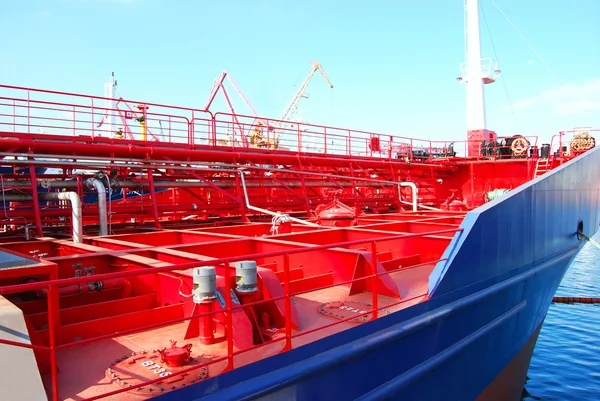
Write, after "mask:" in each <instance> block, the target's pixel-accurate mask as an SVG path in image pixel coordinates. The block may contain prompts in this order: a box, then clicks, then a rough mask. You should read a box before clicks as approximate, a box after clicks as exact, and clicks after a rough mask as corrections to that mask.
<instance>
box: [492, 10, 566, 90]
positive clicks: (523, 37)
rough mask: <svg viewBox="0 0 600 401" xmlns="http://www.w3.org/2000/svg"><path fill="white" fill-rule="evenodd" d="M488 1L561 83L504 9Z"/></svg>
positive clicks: (559, 80)
mask: <svg viewBox="0 0 600 401" xmlns="http://www.w3.org/2000/svg"><path fill="white" fill-rule="evenodd" d="M490 1H491V2H492V4H493V5H494V6H495V7H496V8H497V9H498V11H500V14H502V16H503V17H504V18H505V19H506V21H508V23H509V24H510V25H512V27H513V28H514V29H515V31H517V33H518V34H519V36H521V38H522V39H523V40H524V41H525V43H527V46H529V48H530V49H531V50H532V51H533V52H534V53H535V54H536V56H538V58H539V59H540V60H541V62H542V63H544V65H545V66H546V68H548V70H549V71H550V73H551V74H552V75H554V78H556V79H557V80H558V82H561V83H562V81H561V79H560V78H559V77H558V75H557V74H556V72H554V70H553V69H552V67H550V65H549V64H548V63H547V62H546V60H545V59H544V58H543V57H542V55H541V54H540V53H539V52H538V51H537V50H535V48H534V47H533V45H532V44H531V43H529V41H528V40H527V38H526V37H525V35H523V34H522V33H521V31H520V30H519V28H517V26H516V25H515V24H513V22H512V21H511V20H510V18H508V16H507V15H506V14H505V13H504V11H502V9H501V8H500V7H499V6H498V4H496V2H495V1H494V0H490Z"/></svg>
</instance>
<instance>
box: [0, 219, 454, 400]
mask: <svg viewBox="0 0 600 401" xmlns="http://www.w3.org/2000/svg"><path fill="white" fill-rule="evenodd" d="M462 231H463V230H462V228H453V229H444V230H437V231H430V232H422V233H411V234H399V235H391V236H386V237H379V238H376V239H373V238H367V239H359V240H353V241H345V242H339V243H334V244H326V245H315V246H309V247H302V248H298V249H287V250H279V251H271V252H264V253H258V254H251V255H243V256H236V257H229V258H217V259H212V260H204V261H195V262H189V263H182V264H178V265H171V266H164V267H149V268H144V269H141V270H130V271H123V272H116V273H104V274H97V275H94V276H84V277H74V278H64V279H57V280H51V281H45V282H33V283H27V284H19V285H9V286H4V287H0V295H7V294H14V293H22V292H28V291H36V290H43V289H47V291H48V292H47V306H48V330H49V346H48V347H45V346H38V345H31V344H26V343H20V342H15V341H9V340H0V344H6V345H11V346H18V347H23V348H29V349H33V350H36V351H43V352H49V353H50V364H51V377H52V380H51V381H52V399H53V400H58V399H59V386H58V370H57V369H58V368H57V358H56V353H57V350H60V349H65V348H69V347H72V346H76V345H82V344H86V343H91V342H95V341H99V340H103V339H107V338H113V337H116V336H123V335H128V334H132V333H136V332H142V331H147V330H151V329H155V328H158V327H162V326H167V325H171V324H175V323H180V322H184V321H188V320H191V319H197V318H201V317H205V316H211V315H214V314H217V313H224V314H225V318H226V323H225V328H226V333H225V336H226V340H227V355H224V356H222V357H219V358H216V359H213V360H210V361H208V362H205V363H201V364H197V365H194V366H192V367H190V368H188V369H185V370H182V371H179V372H178V374H183V373H186V372H191V371H194V370H197V369H201V368H203V367H207V366H209V365H212V364H215V363H218V362H221V361H225V360H226V361H227V367H226V369H225V371H224V372H226V371H228V370H231V369H235V363H234V357H235V356H237V355H240V354H243V353H246V352H250V351H252V350H255V349H257V348H260V347H264V346H267V345H271V344H273V343H275V342H278V341H285V343H284V346H283V347H282V349H281V350H280V351H279V352H286V351H289V350H290V349H292V348H293V346H292V340H293V339H294V338H298V337H301V336H305V335H307V334H310V333H314V332H317V331H319V330H324V329H327V328H330V327H333V326H336V325H340V324H342V323H345V322H348V321H350V320H353V319H356V318H357V317H362V316H368V315H371V316H372V317H371V319H376V318H377V316H378V312H379V311H381V310H383V309H386V308H390V307H393V306H398V305H401V304H403V303H407V302H412V301H416V300H417V299H420V298H423V297H426V296H427V294H426V293H425V294H419V295H417V296H414V297H412V298H408V299H401V300H400V301H397V302H394V303H391V304H386V305H385V306H381V307H380V306H379V297H378V293H377V282H376V280H377V278H378V277H379V276H383V275H389V274H392V273H397V272H402V271H405V270H408V269H412V268H417V267H422V266H428V265H433V264H436V263H438V262H443V261H446V259H445V258H440V259H436V260H431V261H427V262H423V263H419V264H417V265H413V266H407V267H405V268H402V269H393V270H390V271H387V270H386V271H384V272H382V273H379V272H377V271H376V266H377V248H376V243H377V242H378V241H390V240H406V239H411V238H419V237H427V236H439V235H443V234H453V235H454V234H455V233H457V232H458V233H460V232H462ZM367 243H369V244H370V252H371V258H372V259H371V266H372V270H371V272H370V273H368V274H365V275H364V276H363V277H359V278H355V279H352V280H347V281H344V282H336V283H334V284H331V285H326V286H322V287H319V288H311V289H309V290H304V291H297V292H294V293H292V292H291V288H290V259H289V258H290V255H294V254H300V253H305V252H313V251H319V250H329V249H333V248H340V247H349V246H352V245H361V244H367ZM275 256H283V260H284V263H283V272H284V277H285V279H284V282H283V287H284V295H283V296H278V297H272V298H268V299H263V300H259V301H254V302H249V303H244V304H241V305H234V304H233V302H232V296H231V282H230V280H225V294H224V295H225V296H224V298H225V308H224V309H222V310H219V311H212V312H207V313H202V314H196V315H192V316H189V317H183V318H178V319H173V320H169V321H163V322H161V323H155V324H151V325H144V326H140V327H136V328H134V329H129V330H121V331H118V332H115V333H109V334H104V335H99V336H96V337H90V338H86V339H82V340H79V341H73V342H68V343H63V344H58V345H57V343H56V330H57V328H58V327H59V324H60V323H59V320H58V313H59V309H58V289H59V288H60V287H63V286H70V285H76V284H79V285H82V284H87V283H88V282H92V281H104V280H111V279H119V278H127V277H134V276H136V277H139V276H145V275H150V274H158V273H168V272H174V271H181V270H186V269H192V268H195V267H201V266H216V267H222V269H223V276H224V277H231V274H232V270H231V269H232V268H231V264H232V263H235V262H237V261H242V260H258V259H261V258H267V257H275ZM366 280H371V283H372V285H371V292H372V307H371V309H370V310H369V311H366V312H364V313H360V314H354V315H352V316H350V317H348V318H345V319H342V320H337V321H334V322H332V323H330V324H327V325H325V326H319V327H316V328H313V329H310V330H305V331H302V332H299V333H297V334H295V335H294V334H293V333H292V320H291V319H292V313H291V311H292V296H297V295H301V294H305V293H309V292H313V291H319V290H323V289H327V288H333V287H337V286H341V285H347V284H351V283H356V282H360V281H366ZM282 299H283V300H284V301H285V335H284V336H283V337H281V338H278V339H275V340H273V341H269V342H265V343H263V344H258V345H254V346H253V347H251V348H248V349H244V350H238V351H234V344H233V324H232V313H233V312H235V311H236V310H238V309H241V308H248V307H252V306H256V305H260V304H262V303H265V302H273V301H278V300H282ZM161 380H163V379H162V378H157V379H155V380H150V381H145V382H143V383H139V384H137V385H132V386H131V387H127V388H122V389H118V390H115V391H111V392H107V393H104V394H101V395H97V396H94V397H91V398H87V400H96V399H101V398H105V397H108V396H112V395H116V394H120V393H124V392H127V391H130V390H133V389H136V388H139V387H143V386H147V385H149V384H153V383H157V382H160V381H161Z"/></svg>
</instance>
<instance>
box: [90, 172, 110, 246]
mask: <svg viewBox="0 0 600 401" xmlns="http://www.w3.org/2000/svg"><path fill="white" fill-rule="evenodd" d="M85 185H86V186H87V187H88V188H89V189H94V188H95V189H96V192H98V224H99V235H100V236H105V235H108V224H107V222H106V188H105V187H104V184H103V183H102V182H101V181H100V180H99V179H97V178H88V179H87V180H86V181H85Z"/></svg>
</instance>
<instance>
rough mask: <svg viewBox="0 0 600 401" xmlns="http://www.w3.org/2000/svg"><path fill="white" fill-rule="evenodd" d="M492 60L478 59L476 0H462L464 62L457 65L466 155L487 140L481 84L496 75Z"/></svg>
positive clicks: (474, 151) (479, 53)
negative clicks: (463, 104)
mask: <svg viewBox="0 0 600 401" xmlns="http://www.w3.org/2000/svg"><path fill="white" fill-rule="evenodd" d="M491 66H492V59H491V58H486V59H483V60H482V59H481V39H480V32H479V0H465V62H464V63H463V64H461V70H462V76H461V77H459V78H458V80H459V81H463V82H465V83H466V85H467V113H466V114H467V131H468V137H469V141H470V143H469V156H476V155H477V154H478V153H479V152H478V148H479V145H480V144H481V142H482V141H483V140H484V139H485V140H489V139H490V138H488V135H487V128H486V123H485V97H484V93H483V85H484V84H491V83H493V82H495V80H496V77H497V76H498V75H499V74H500V70H498V65H497V64H496V68H495V69H494V71H493V73H492V71H491Z"/></svg>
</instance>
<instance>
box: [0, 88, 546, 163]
mask: <svg viewBox="0 0 600 401" xmlns="http://www.w3.org/2000/svg"><path fill="white" fill-rule="evenodd" d="M0 91H1V92H2V94H3V95H5V96H2V97H0V131H4V132H12V133H15V134H19V133H21V134H23V133H26V134H36V133H42V134H44V135H61V136H90V137H91V138H92V139H93V140H95V141H98V140H101V138H109V139H113V140H114V139H121V138H122V139H128V140H131V141H142V142H144V143H147V142H152V143H156V142H161V143H165V144H181V145H186V146H188V147H191V148H195V147H202V146H207V147H211V148H216V147H221V148H227V147H229V148H258V149H263V150H267V151H271V150H275V149H277V150H278V151H290V152H294V153H312V154H318V155H338V156H361V157H369V158H383V159H404V160H408V161H411V162H418V161H431V160H448V159H451V158H453V157H454V156H466V155H467V150H468V148H469V141H436V140H420V139H415V138H409V137H403V136H398V135H388V134H381V133H374V132H369V131H360V130H350V129H346V128H339V127H332V126H323V125H314V124H307V123H299V122H291V121H282V120H277V119H269V118H263V117H255V116H247V115H241V114H240V115H233V114H227V113H216V114H215V115H214V116H213V114H212V113H210V112H209V111H205V110H198V109H193V108H185V107H174V106H167V105H163V104H158V103H147V102H136V101H131V100H123V99H119V100H111V99H106V98H103V97H98V96H88V95H79V94H73V93H66V92H56V91H48V90H39V89H28V88H22V87H15V86H7V85H0ZM11 95H12V96H11ZM101 104H102V105H101ZM36 130H37V132H36ZM527 139H528V141H529V143H530V146H531V147H537V142H538V138H537V137H533V136H532V137H527ZM118 143H119V142H118V141H117V142H113V144H118ZM477 145H478V146H480V145H482V144H481V143H478V144H477ZM486 146H487V147H486V148H485V149H483V148H481V147H480V150H481V151H480V152H479V156H477V157H474V158H475V159H487V160H489V159H491V160H496V159H502V158H506V157H507V155H508V157H510V146H509V145H503V144H502V138H499V140H498V142H497V143H496V142H495V143H493V144H492V145H486ZM522 157H525V158H527V157H532V155H530V154H529V152H526V153H525V154H524V155H522Z"/></svg>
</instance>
